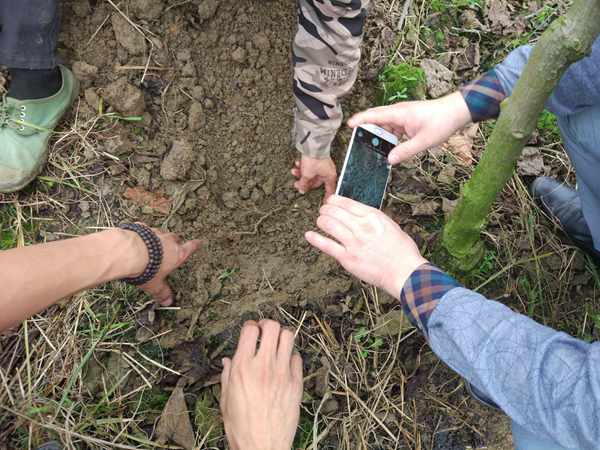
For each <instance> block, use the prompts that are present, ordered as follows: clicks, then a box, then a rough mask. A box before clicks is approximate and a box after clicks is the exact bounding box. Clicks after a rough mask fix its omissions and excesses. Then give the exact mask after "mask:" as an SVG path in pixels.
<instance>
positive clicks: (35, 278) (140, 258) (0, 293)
mask: <svg viewBox="0 0 600 450" xmlns="http://www.w3.org/2000/svg"><path fill="white" fill-rule="evenodd" d="M160 238H161V241H162V243H163V249H164V257H163V263H162V264H161V269H160V271H159V273H158V274H157V276H156V277H155V278H154V279H153V280H151V281H150V282H149V283H146V284H145V285H143V286H141V288H142V289H144V290H145V291H147V292H148V293H150V294H152V295H153V296H154V297H155V298H156V299H157V300H158V301H160V302H161V303H163V304H170V303H171V302H172V292H171V290H170V288H169V287H168V285H167V284H166V281H165V278H166V276H167V275H168V273H169V272H171V271H172V270H174V269H176V268H177V267H179V266H180V265H181V264H183V263H184V262H185V260H186V259H187V258H188V257H189V256H190V255H191V253H192V252H194V251H195V250H196V249H197V248H198V245H199V243H198V242H197V241H190V242H187V243H185V244H180V243H179V240H178V238H177V237H175V236H174V235H172V234H160ZM147 264H148V251H147V250H146V246H145V245H144V243H143V242H142V240H141V239H140V238H139V237H138V236H137V234H135V233H133V232H131V231H125V230H121V229H110V230H107V231H103V232H100V233H94V234H90V235H88V236H82V237H78V238H74V239H66V240H64V241H58V242H51V243H48V244H40V245H32V246H29V247H25V248H18V249H12V250H7V251H4V252H2V253H0V273H1V274H2V289H1V290H0V311H2V314H0V331H3V330H6V329H7V328H9V327H11V326H14V325H16V324H18V323H19V322H21V321H22V320H25V319H27V318H28V317H30V316H31V315H33V314H36V313H38V312H40V311H42V310H43V309H45V308H47V307H48V306H50V305H52V304H54V303H56V302H57V301H58V300H60V299H62V298H64V297H68V296H70V295H72V294H74V293H76V292H78V291H81V290H84V289H87V288H90V287H94V286H98V285H100V284H102V283H106V282H108V281H112V280H118V279H120V278H125V277H133V276H136V275H139V274H140V273H142V272H143V271H144V269H145V267H146V265H147Z"/></svg>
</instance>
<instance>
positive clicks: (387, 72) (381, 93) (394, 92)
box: [377, 63, 425, 105]
mask: <svg viewBox="0 0 600 450" xmlns="http://www.w3.org/2000/svg"><path fill="white" fill-rule="evenodd" d="M378 82H379V84H378V96H377V103H378V104H379V105H389V104H391V103H396V102H399V101H403V100H417V99H422V98H424V97H425V72H423V70H422V69H421V68H419V67H414V66H412V65H410V64H408V63H401V64H388V65H387V66H385V67H384V68H383V70H382V71H381V73H380V74H379V77H378Z"/></svg>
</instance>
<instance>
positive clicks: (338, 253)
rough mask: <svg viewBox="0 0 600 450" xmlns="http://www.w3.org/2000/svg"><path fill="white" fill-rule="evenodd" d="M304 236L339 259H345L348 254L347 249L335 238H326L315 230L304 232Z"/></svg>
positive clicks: (312, 243)
mask: <svg viewBox="0 0 600 450" xmlns="http://www.w3.org/2000/svg"><path fill="white" fill-rule="evenodd" d="M304 237H305V238H306V240H307V241H308V243H309V244H310V245H312V246H313V247H315V248H317V249H319V250H321V251H322V252H323V253H325V254H327V255H329V256H331V257H332V258H335V259H336V260H338V261H340V260H341V259H343V258H344V256H345V255H346V249H345V248H344V247H343V246H341V245H340V244H338V243H337V242H335V241H334V240H333V239H329V238H326V237H325V236H322V235H320V234H319V233H315V232H314V231H307V232H306V233H305V234H304Z"/></svg>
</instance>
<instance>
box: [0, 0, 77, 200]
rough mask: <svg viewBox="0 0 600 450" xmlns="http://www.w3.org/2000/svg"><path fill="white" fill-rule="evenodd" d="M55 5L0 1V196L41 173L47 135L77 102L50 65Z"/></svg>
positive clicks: (67, 74) (65, 76)
mask: <svg viewBox="0 0 600 450" xmlns="http://www.w3.org/2000/svg"><path fill="white" fill-rule="evenodd" d="M58 26H59V19H58V5H57V1H56V0H20V1H18V2H15V1H13V0H0V65H3V66H7V67H8V69H9V72H10V81H9V85H8V92H7V93H6V94H5V95H3V96H2V98H1V102H0V148H1V149H2V152H0V192H14V191H17V190H19V189H21V188H23V187H25V186H26V185H27V184H29V183H30V182H31V181H32V180H33V179H35V177H36V176H37V175H38V174H39V173H40V171H41V170H42V169H43V167H44V164H45V162H46V159H47V156H48V145H49V141H50V136H51V134H52V131H53V130H54V128H55V127H56V125H57V124H58V122H59V121H60V119H61V118H62V116H63V115H64V114H65V112H66V111H67V110H68V109H69V107H70V105H71V103H72V102H73V100H74V99H75V98H76V96H77V92H78V86H77V81H76V80H75V77H74V76H73V74H72V73H71V71H69V70H68V69H67V68H66V67H64V66H58V65H57V62H56V55H55V51H56V43H57V33H58Z"/></svg>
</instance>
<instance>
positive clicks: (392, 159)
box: [388, 135, 429, 165]
mask: <svg viewBox="0 0 600 450" xmlns="http://www.w3.org/2000/svg"><path fill="white" fill-rule="evenodd" d="M428 147H429V144H428V143H427V142H425V141H424V140H423V138H422V137H421V136H419V135H416V136H415V137H413V138H412V139H409V140H408V141H406V142H403V143H402V144H399V145H397V146H396V147H394V149H393V150H392V151H391V152H390V154H389V155H388V162H389V163H390V164H392V165H394V164H398V163H400V162H402V161H405V160H407V159H409V158H412V157H413V156H415V155H416V154H418V153H421V152H423V151H425V150H427V148H428Z"/></svg>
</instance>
